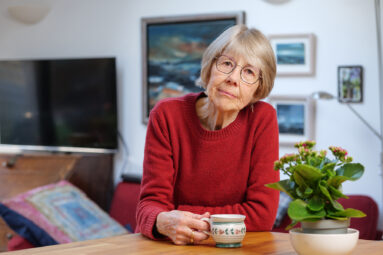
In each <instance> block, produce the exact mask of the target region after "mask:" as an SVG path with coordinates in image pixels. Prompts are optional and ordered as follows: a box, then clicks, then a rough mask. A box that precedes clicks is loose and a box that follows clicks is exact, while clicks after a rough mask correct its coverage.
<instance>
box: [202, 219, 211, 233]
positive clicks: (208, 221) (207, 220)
mask: <svg viewBox="0 0 383 255" xmlns="http://www.w3.org/2000/svg"><path fill="white" fill-rule="evenodd" d="M201 220H203V221H206V222H207V223H209V226H211V223H210V219H209V218H202V219H201ZM202 232H203V233H205V234H206V235H209V236H211V232H210V231H204V230H203V231H202Z"/></svg>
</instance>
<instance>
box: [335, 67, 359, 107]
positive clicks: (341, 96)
mask: <svg viewBox="0 0 383 255" xmlns="http://www.w3.org/2000/svg"><path fill="white" fill-rule="evenodd" d="M338 100H339V102H341V103H361V102H363V67H362V66H338Z"/></svg>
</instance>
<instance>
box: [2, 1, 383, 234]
mask: <svg viewBox="0 0 383 255" xmlns="http://www.w3.org/2000/svg"><path fill="white" fill-rule="evenodd" d="M39 1H43V2H46V3H49V4H50V5H51V6H52V10H51V12H50V13H49V15H48V16H47V17H46V19H45V20H43V21H42V22H41V23H38V24H36V25H30V26H28V25H23V24H20V23H17V22H15V21H13V20H11V19H10V17H9V15H8V14H7V8H8V6H10V5H11V4H17V3H19V2H21V3H22V2H26V0H24V1H23V0H0V58H1V59H10V58H11V59H12V58H53V57H86V56H116V57H117V68H118V85H119V95H118V99H119V118H120V130H121V132H122V134H123V136H124V138H125V140H126V141H127V144H128V147H129V164H128V165H127V166H126V169H125V171H130V172H136V173H140V171H141V169H142V166H141V165H142V160H143V150H144V142H145V133H146V126H145V125H143V124H142V123H141V119H142V117H141V108H142V100H141V97H142V95H141V55H140V53H141V40H140V32H141V31H140V18H141V17H152V16H167V15H182V14H203V13H213V12H227V11H240V10H244V11H245V12H246V16H247V24H248V25H249V26H251V27H257V28H259V29H260V30H261V31H263V32H264V33H265V34H284V33H314V34H315V35H316V38H317V61H316V75H315V76H313V77H306V78H304V77H290V78H277V80H276V82H275V89H274V91H273V94H274V95H279V94H285V95H286V94H287V95H309V94H310V93H311V92H314V91H318V90H325V91H328V92H330V93H332V94H334V95H336V93H337V66H339V65H362V66H363V67H364V74H365V76H364V77H365V78H364V102H363V103H362V104H355V108H356V110H357V111H358V112H359V113H361V114H362V115H363V116H364V117H365V118H366V120H367V121H368V122H369V123H371V125H372V126H373V127H374V128H375V129H377V130H379V129H380V127H379V123H380V119H379V96H378V95H379V87H378V65H377V63H378V62H377V43H376V34H375V16H374V15H375V11H374V0H337V1H334V0H290V1H289V2H287V3H286V4H282V5H272V4H268V3H266V2H265V1H261V0H236V1H232V0H230V1H224V0H209V1H206V0H193V1H192V2H190V1H189V0H161V1H158V0H140V1H133V0H54V1H53V0H29V2H39ZM316 130H317V132H316V137H315V139H316V140H317V142H318V146H317V148H321V149H325V148H327V147H328V146H329V145H338V146H342V147H344V148H346V149H348V150H349V153H350V155H352V156H354V158H355V161H359V162H361V163H362V164H364V165H365V167H366V172H365V174H364V176H363V178H362V179H361V180H360V181H358V182H357V183H349V184H346V185H345V186H344V191H345V193H348V194H357V193H359V194H368V195H370V196H372V197H373V198H374V199H375V200H376V201H377V202H378V203H379V207H380V211H381V212H383V207H382V201H383V197H382V176H381V175H380V166H379V153H380V143H379V141H378V139H377V138H376V137H375V136H374V135H373V134H372V133H371V132H370V131H369V130H368V129H367V128H366V127H365V126H364V125H363V124H362V123H361V122H360V121H359V120H358V119H357V118H356V117H355V116H354V115H353V114H352V113H351V112H350V111H349V110H348V109H347V108H346V107H345V106H344V105H341V104H339V103H338V102H336V101H335V100H333V101H319V102H318V103H317V116H316ZM290 151H291V149H287V148H281V152H280V153H281V155H283V154H284V153H286V152H290ZM124 158H126V156H124V155H123V153H119V154H118V155H117V156H116V160H115V163H116V164H115V169H116V171H115V172H116V173H115V175H116V178H118V176H119V174H120V170H121V168H122V166H123V162H124V161H123V159H124ZM382 218H383V217H382V213H381V219H380V226H381V228H383V219H382Z"/></svg>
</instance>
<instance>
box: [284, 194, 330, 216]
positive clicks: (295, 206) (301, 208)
mask: <svg viewBox="0 0 383 255" xmlns="http://www.w3.org/2000/svg"><path fill="white" fill-rule="evenodd" d="M287 214H288V215H289V217H290V218H291V219H292V220H294V221H303V220H313V219H318V220H319V219H322V218H324V217H325V216H326V212H325V211H324V210H319V211H310V210H309V209H308V208H307V204H306V203H305V202H304V201H303V200H301V199H296V200H294V201H292V202H291V203H290V206H289V209H288V210H287Z"/></svg>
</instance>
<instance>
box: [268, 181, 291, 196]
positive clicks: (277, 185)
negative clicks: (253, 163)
mask: <svg viewBox="0 0 383 255" xmlns="http://www.w3.org/2000/svg"><path fill="white" fill-rule="evenodd" d="M265 186H266V187H269V188H272V189H276V190H279V191H282V192H285V193H286V194H287V195H289V197H291V198H292V199H294V195H293V193H294V190H293V189H294V183H293V182H291V181H290V180H282V181H279V182H274V183H269V184H265Z"/></svg>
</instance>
